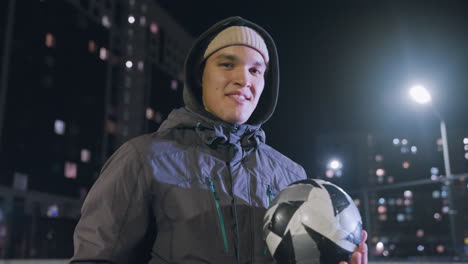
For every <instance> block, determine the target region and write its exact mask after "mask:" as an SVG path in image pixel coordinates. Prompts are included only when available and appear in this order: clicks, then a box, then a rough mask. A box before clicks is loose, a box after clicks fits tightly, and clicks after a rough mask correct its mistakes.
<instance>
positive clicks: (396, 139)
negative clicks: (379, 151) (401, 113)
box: [393, 138, 400, 146]
mask: <svg viewBox="0 0 468 264" xmlns="http://www.w3.org/2000/svg"><path fill="white" fill-rule="evenodd" d="M399 144H400V140H399V139H398V138H394V139H393V145H395V146H396V145H399Z"/></svg>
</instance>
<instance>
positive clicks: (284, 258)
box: [273, 232, 296, 264]
mask: <svg viewBox="0 0 468 264" xmlns="http://www.w3.org/2000/svg"><path fill="white" fill-rule="evenodd" d="M274 252H275V253H274V254H273V258H274V259H275V261H276V262H277V263H278V264H295V263H296V256H295V254H294V248H293V242H292V237H291V233H290V232H287V233H286V234H285V235H284V236H283V239H282V240H281V243H280V244H279V245H278V247H277V248H276V251H274Z"/></svg>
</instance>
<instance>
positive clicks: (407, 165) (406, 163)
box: [402, 161, 410, 169]
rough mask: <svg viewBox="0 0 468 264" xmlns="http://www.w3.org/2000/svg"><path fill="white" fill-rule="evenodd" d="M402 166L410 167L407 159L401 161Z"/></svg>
mask: <svg viewBox="0 0 468 264" xmlns="http://www.w3.org/2000/svg"><path fill="white" fill-rule="evenodd" d="M402 166H403V168H405V169H408V168H409V167H410V163H409V162H408V161H405V162H403V164H402Z"/></svg>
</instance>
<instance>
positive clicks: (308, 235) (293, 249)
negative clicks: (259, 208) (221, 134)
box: [263, 179, 362, 264]
mask: <svg viewBox="0 0 468 264" xmlns="http://www.w3.org/2000/svg"><path fill="white" fill-rule="evenodd" d="M361 231H362V220H361V215H360V214H359V210H358V209H357V207H356V205H355V204H354V202H353V200H352V199H351V197H349V195H348V194H347V193H345V192H344V191H343V190H342V189H341V188H340V187H338V186H336V185H334V184H332V183H330V182H327V181H323V180H317V179H306V180H301V181H297V182H294V183H292V184H290V185H289V186H288V187H286V188H285V189H284V190H282V191H281V192H280V193H279V194H278V195H277V196H276V198H275V199H274V200H273V201H272V203H271V205H270V208H269V209H268V210H267V212H266V214H265V218H264V220H263V235H264V239H265V242H266V245H267V247H268V250H269V251H270V253H271V255H272V256H273V258H274V260H275V261H276V263H278V264H284V263H298V264H299V263H301V264H302V263H303V264H305V263H307V264H329V263H330V264H337V263H339V262H340V261H342V260H344V261H348V260H349V258H350V256H351V254H352V253H353V251H354V250H355V249H356V247H357V246H358V245H359V243H360V242H361Z"/></svg>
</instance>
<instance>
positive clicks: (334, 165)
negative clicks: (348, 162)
mask: <svg viewBox="0 0 468 264" xmlns="http://www.w3.org/2000/svg"><path fill="white" fill-rule="evenodd" d="M328 167H329V168H330V169H332V170H338V169H341V168H342V167H343V164H341V162H340V161H339V160H336V159H334V160H331V161H330V162H329V163H328Z"/></svg>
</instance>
